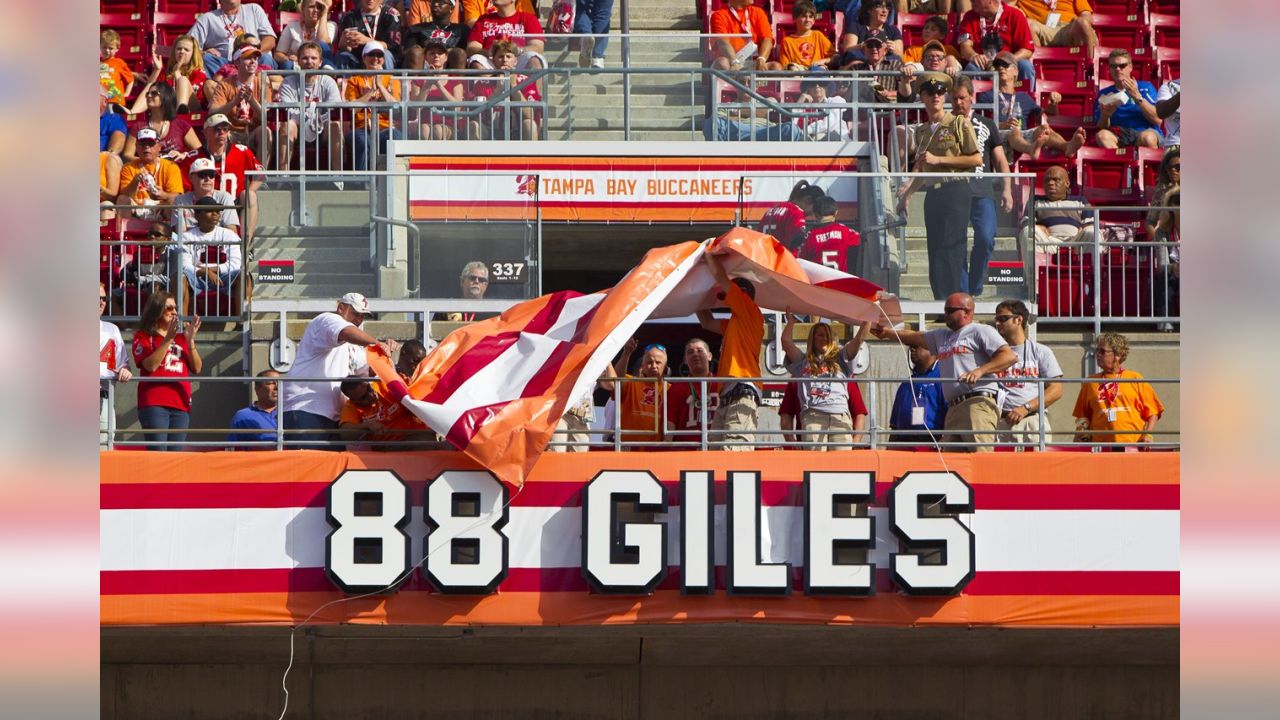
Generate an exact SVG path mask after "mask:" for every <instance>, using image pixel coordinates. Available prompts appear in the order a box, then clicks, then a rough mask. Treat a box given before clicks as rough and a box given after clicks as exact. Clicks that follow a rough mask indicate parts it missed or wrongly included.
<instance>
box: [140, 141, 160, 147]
mask: <svg viewBox="0 0 1280 720" xmlns="http://www.w3.org/2000/svg"><path fill="white" fill-rule="evenodd" d="M158 142H160V141H159V140H139V141H138V147H151V146H152V145H155V144H156V143H158Z"/></svg>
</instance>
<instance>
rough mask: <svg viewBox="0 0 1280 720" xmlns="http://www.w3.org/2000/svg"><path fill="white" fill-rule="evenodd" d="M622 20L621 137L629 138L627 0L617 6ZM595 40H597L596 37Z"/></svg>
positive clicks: (629, 41) (629, 56)
mask: <svg viewBox="0 0 1280 720" xmlns="http://www.w3.org/2000/svg"><path fill="white" fill-rule="evenodd" d="M618 14H619V15H620V16H621V17H620V18H619V19H620V20H621V21H622V139H623V140H630V139H631V8H630V4H629V3H628V2H627V0H621V4H620V5H619V7H618ZM596 42H599V40H598V39H597V40H596Z"/></svg>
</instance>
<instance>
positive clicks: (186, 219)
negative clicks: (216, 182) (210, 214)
mask: <svg viewBox="0 0 1280 720" xmlns="http://www.w3.org/2000/svg"><path fill="white" fill-rule="evenodd" d="M210 197H212V198H213V199H214V200H217V201H218V203H219V204H220V205H235V204H236V199H235V198H233V197H231V193H229V192H226V191H225V190H214V191H213V194H212V195H210ZM173 204H174V205H195V204H196V195H195V193H183V194H181V195H179V196H178V197H176V198H174V199H173ZM179 216H181V217H182V220H183V223H184V224H183V226H182V229H181V232H186V231H187V230H190V229H192V228H194V227H195V226H196V211H195V209H193V208H180V209H175V210H174V211H173V217H172V219H171V220H170V222H172V223H173V231H174V232H179V228H178V217H179ZM218 224H219V225H222V226H224V227H231V226H232V225H235V226H236V227H239V226H240V213H239V212H237V211H236V209H235V208H234V207H229V208H227V209H226V210H223V211H222V215H221V216H220V217H219V218H218Z"/></svg>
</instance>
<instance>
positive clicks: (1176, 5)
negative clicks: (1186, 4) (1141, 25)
mask: <svg viewBox="0 0 1280 720" xmlns="http://www.w3.org/2000/svg"><path fill="white" fill-rule="evenodd" d="M1147 4H1148V6H1149V7H1150V9H1151V12H1153V13H1166V14H1169V15H1177V14H1178V13H1180V12H1182V0H1148V2H1147Z"/></svg>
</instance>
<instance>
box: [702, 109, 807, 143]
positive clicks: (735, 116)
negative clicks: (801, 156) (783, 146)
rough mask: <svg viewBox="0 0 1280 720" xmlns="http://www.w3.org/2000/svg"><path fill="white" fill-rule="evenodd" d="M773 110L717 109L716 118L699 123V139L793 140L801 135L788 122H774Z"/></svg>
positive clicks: (794, 126) (708, 118) (791, 123)
mask: <svg viewBox="0 0 1280 720" xmlns="http://www.w3.org/2000/svg"><path fill="white" fill-rule="evenodd" d="M771 115H772V111H771V110H769V109H768V108H763V107H760V108H757V109H756V111H755V113H754V114H752V112H751V110H750V109H749V108H745V107H743V108H723V107H722V108H720V110H719V111H718V112H717V113H716V115H715V117H707V118H704V119H703V121H702V137H704V138H706V139H707V140H781V141H789V140H794V139H796V138H797V137H800V136H801V133H800V131H799V130H797V129H796V125H795V123H793V122H791V121H789V120H785V119H784V120H782V121H781V122H773V119H772V117H771Z"/></svg>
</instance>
